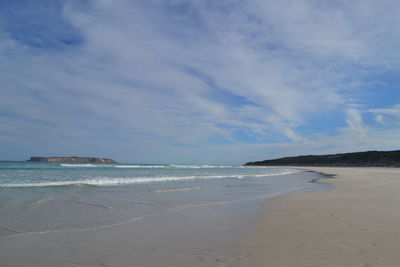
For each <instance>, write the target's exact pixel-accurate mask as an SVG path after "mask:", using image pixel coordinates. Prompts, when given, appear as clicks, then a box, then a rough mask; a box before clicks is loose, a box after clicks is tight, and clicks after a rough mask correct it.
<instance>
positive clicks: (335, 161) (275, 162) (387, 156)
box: [245, 150, 400, 167]
mask: <svg viewBox="0 0 400 267" xmlns="http://www.w3.org/2000/svg"><path fill="white" fill-rule="evenodd" d="M245 166H323V167H330V166H332V167H400V150H395V151H367V152H355V153H344V154H330V155H308V156H297V157H286V158H279V159H271V160H263V161H254V162H248V163H246V164H245Z"/></svg>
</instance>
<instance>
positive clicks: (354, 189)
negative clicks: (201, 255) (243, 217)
mask: <svg viewBox="0 0 400 267" xmlns="http://www.w3.org/2000/svg"><path fill="white" fill-rule="evenodd" d="M305 169H308V170H312V171H316V172H323V173H326V174H336V177H335V178H333V179H322V180H320V181H318V182H328V183H331V184H332V185H334V189H332V190H326V191H319V192H309V193H302V194H296V195H290V196H283V197H278V198H274V199H272V200H269V201H267V202H266V204H265V208H264V211H263V215H261V217H260V218H259V219H258V220H257V221H256V230H255V231H254V232H252V233H251V234H250V235H248V236H247V237H246V238H244V239H243V240H241V241H240V242H239V243H238V244H237V245H235V246H234V248H232V251H231V253H232V255H235V256H234V257H235V260H234V263H233V264H231V265H230V266H271V267H288V266H297V267H300V266H307V267H313V266H315V267H321V266H323V267H331V266H332V267H333V266H337V267H343V266H357V267H358V266H359V267H373V266H387V267H390V266H399V265H400V253H399V252H400V231H399V225H400V213H399V210H400V194H399V192H400V169H396V168H325V167H321V168H320V167H307V168H305Z"/></svg>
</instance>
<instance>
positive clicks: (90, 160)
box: [27, 157, 117, 163]
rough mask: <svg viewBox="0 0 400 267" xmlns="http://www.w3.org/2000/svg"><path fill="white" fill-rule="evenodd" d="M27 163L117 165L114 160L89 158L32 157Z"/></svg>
mask: <svg viewBox="0 0 400 267" xmlns="http://www.w3.org/2000/svg"><path fill="white" fill-rule="evenodd" d="M27 161H34V162H63V163H117V162H116V161H114V160H112V159H105V158H88V157H31V158H30V159H29V160H27Z"/></svg>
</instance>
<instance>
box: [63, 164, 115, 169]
mask: <svg viewBox="0 0 400 267" xmlns="http://www.w3.org/2000/svg"><path fill="white" fill-rule="evenodd" d="M60 166H61V167H75V168H76V167H79V168H82V167H88V168H104V167H114V166H115V165H109V164H90V163H86V164H77V163H71V164H69V163H61V164H60Z"/></svg>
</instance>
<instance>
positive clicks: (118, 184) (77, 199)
mask: <svg viewBox="0 0 400 267" xmlns="http://www.w3.org/2000/svg"><path fill="white" fill-rule="evenodd" d="M315 178H316V174H314V175H312V174H310V173H309V172H306V171H304V170H299V169H289V168H270V167H244V166H210V165H160V164H153V165H143V164H67V163H38V162H0V238H5V237H10V236H20V235H26V234H31V233H48V232H60V231H80V230H85V229H96V228H106V227H112V226H116V225H121V224H125V223H129V222H134V221H136V220H142V219H144V218H147V217H149V216H155V215H158V214H167V213H173V212H176V211H180V210H182V209H190V208H195V207H204V206H212V205H224V204H227V203H235V202H240V201H246V200H252V199H265V198H268V197H274V196H278V195H281V194H288V193H293V192H300V191H308V190H314V189H318V186H319V185H318V184H315V183H311V181H312V179H315Z"/></svg>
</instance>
